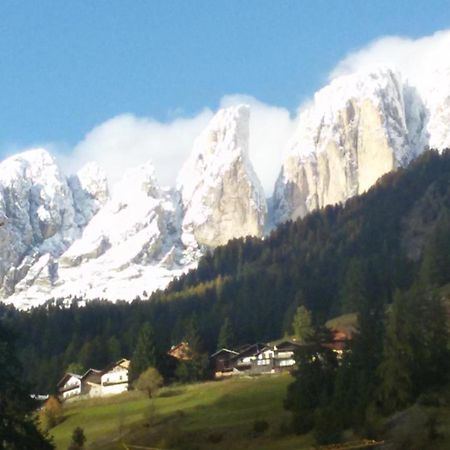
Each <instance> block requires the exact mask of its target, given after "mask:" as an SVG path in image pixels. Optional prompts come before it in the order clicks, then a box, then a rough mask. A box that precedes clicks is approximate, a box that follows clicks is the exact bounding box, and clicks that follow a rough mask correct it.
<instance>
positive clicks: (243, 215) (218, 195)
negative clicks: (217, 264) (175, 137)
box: [177, 105, 267, 247]
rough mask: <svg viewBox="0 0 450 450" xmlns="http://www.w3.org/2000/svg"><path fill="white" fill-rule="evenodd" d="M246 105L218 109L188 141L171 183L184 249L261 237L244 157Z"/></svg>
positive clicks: (256, 192)
mask: <svg viewBox="0 0 450 450" xmlns="http://www.w3.org/2000/svg"><path fill="white" fill-rule="evenodd" d="M248 142H249V107H248V106H245V105H240V106H237V107H230V108H227V109H223V110H221V111H219V112H218V113H217V114H216V115H215V116H214V117H213V119H212V120H211V122H210V123H209V125H208V127H207V128H206V129H205V130H204V131H203V133H202V134H201V135H200V136H199V137H198V138H197V140H196V141H195V143H194V148H193V151H192V154H191V155H190V157H189V159H188V161H187V162H186V164H185V165H184V167H183V169H182V171H181V173H180V175H179V177H178V183H177V189H178V191H179V192H180V196H181V204H182V210H183V221H182V228H183V241H184V242H185V244H186V245H192V244H193V243H198V244H199V245H200V246H205V247H216V246H218V245H223V244H225V243H227V242H228V241H229V240H230V239H232V238H235V237H242V236H247V235H253V236H262V234H263V232H264V224H265V218H266V217H265V216H266V213H267V206H266V200H265V196H264V192H263V190H262V187H261V184H260V182H259V180H258V178H257V176H256V174H255V172H254V170H253V167H252V165H251V163H250V160H249V157H248Z"/></svg>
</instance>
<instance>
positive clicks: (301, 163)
mask: <svg viewBox="0 0 450 450" xmlns="http://www.w3.org/2000/svg"><path fill="white" fill-rule="evenodd" d="M408 99H409V100H408V101H409V102H410V104H413V103H414V102H415V103H414V104H416V105H418V102H417V101H416V100H417V99H416V98H415V97H414V95H413V93H412V92H409V97H408ZM419 109H420V108H419ZM416 116H417V117H416ZM422 116H423V114H421V112H420V111H419V112H418V113H417V114H416V115H415V116H412V115H409V116H408V115H407V113H406V107H405V99H404V87H403V83H402V80H401V76H400V75H399V74H398V73H396V72H394V71H393V70H391V69H389V68H386V67H383V68H380V69H378V70H371V71H370V72H357V73H354V74H351V75H345V76H342V77H340V78H337V79H335V80H333V81H332V82H331V83H330V84H329V85H328V86H326V87H325V88H323V89H321V90H320V91H319V92H318V93H317V94H316V95H315V96H314V101H313V102H312V103H311V104H310V105H309V106H308V107H307V108H306V109H305V110H304V111H303V112H302V113H301V114H300V117H299V125H298V128H297V130H296V132H295V135H294V136H293V139H292V141H291V144H290V151H289V153H288V155H287V157H286V159H285V161H284V163H283V167H282V171H281V174H280V176H279V178H278V180H277V183H276V187H275V193H274V201H273V205H274V215H275V222H276V223H279V222H283V221H285V220H287V219H296V218H297V217H299V216H304V215H305V214H306V213H308V212H309V211H312V210H314V209H317V208H320V207H323V206H326V205H328V204H334V203H338V202H342V201H345V200H347V199H348V198H350V197H352V196H353V195H356V194H358V193H362V192H364V191H365V190H367V189H368V188H369V187H370V186H372V184H373V183H375V181H376V180H377V179H378V178H379V177H380V176H381V175H383V174H384V173H386V172H388V171H390V170H392V169H394V168H395V167H397V166H399V165H402V164H405V163H407V162H408V161H409V160H411V159H412V158H413V157H414V156H415V153H416V148H415V146H416V145H417V143H416V142H415V140H416V139H417V136H420V135H421V131H422V130H421V127H423V123H422V122H421V121H420V120H419V119H420V117H422ZM413 137H414V138H413ZM413 141H414V142H413Z"/></svg>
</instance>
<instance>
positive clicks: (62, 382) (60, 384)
mask: <svg viewBox="0 0 450 450" xmlns="http://www.w3.org/2000/svg"><path fill="white" fill-rule="evenodd" d="M72 377H74V378H77V379H78V380H80V381H81V379H82V378H83V377H82V376H81V375H78V374H77V373H71V372H66V373H65V374H64V375H63V377H62V378H61V379H60V380H59V381H58V383H57V384H56V386H58V387H59V386H62V385H64V383H65V382H66V381H67V380H68V379H69V378H72Z"/></svg>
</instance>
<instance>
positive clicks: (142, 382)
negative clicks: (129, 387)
mask: <svg viewBox="0 0 450 450" xmlns="http://www.w3.org/2000/svg"><path fill="white" fill-rule="evenodd" d="M163 381H164V380H163V377H162V376H161V374H160V373H159V372H158V371H157V370H156V369H155V368H153V367H149V368H148V369H147V370H145V371H144V372H142V373H141V374H140V375H139V378H138V380H137V381H136V383H135V387H136V389H138V390H139V391H142V392H145V393H147V395H148V397H149V398H152V397H154V395H155V394H156V393H157V392H158V390H159V388H160V387H161V386H162V385H163Z"/></svg>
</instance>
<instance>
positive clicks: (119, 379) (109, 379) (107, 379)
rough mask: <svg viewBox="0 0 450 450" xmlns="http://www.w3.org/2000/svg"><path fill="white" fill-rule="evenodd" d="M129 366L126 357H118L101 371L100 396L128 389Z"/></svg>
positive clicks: (119, 392)
mask: <svg viewBox="0 0 450 450" xmlns="http://www.w3.org/2000/svg"><path fill="white" fill-rule="evenodd" d="M129 367H130V361H129V360H128V359H120V360H119V361H117V362H116V363H114V364H111V366H109V367H108V368H106V369H105V370H104V371H103V375H102V376H101V392H102V396H106V395H115V394H121V393H122V392H125V391H128V370H129Z"/></svg>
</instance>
